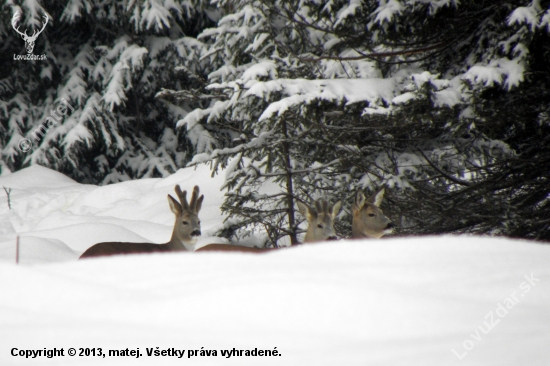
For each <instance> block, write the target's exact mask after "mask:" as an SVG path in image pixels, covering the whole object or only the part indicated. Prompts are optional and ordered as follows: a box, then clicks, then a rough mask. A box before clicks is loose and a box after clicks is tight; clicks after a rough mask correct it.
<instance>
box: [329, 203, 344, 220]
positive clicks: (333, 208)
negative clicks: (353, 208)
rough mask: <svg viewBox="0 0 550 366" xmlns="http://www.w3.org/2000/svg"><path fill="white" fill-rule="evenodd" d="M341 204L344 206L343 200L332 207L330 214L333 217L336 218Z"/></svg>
mask: <svg viewBox="0 0 550 366" xmlns="http://www.w3.org/2000/svg"><path fill="white" fill-rule="evenodd" d="M340 206H342V201H338V202H336V203H335V204H334V205H333V206H332V207H331V209H330V216H332V218H335V217H336V215H338V212H340Z"/></svg>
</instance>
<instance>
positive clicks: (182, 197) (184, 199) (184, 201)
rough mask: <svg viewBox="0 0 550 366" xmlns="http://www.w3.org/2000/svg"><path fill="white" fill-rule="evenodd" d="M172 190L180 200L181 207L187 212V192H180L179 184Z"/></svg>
mask: <svg viewBox="0 0 550 366" xmlns="http://www.w3.org/2000/svg"><path fill="white" fill-rule="evenodd" d="M174 190H175V191H176V194H177V195H178V198H179V199H180V202H181V207H183V209H184V210H189V204H188V203H187V191H183V192H182V191H181V188H180V185H179V184H177V185H176V188H175V189H174Z"/></svg>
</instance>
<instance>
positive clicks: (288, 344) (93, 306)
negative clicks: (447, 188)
mask: <svg viewBox="0 0 550 366" xmlns="http://www.w3.org/2000/svg"><path fill="white" fill-rule="evenodd" d="M222 180H223V177H215V178H210V175H209V171H208V169H207V168H206V167H199V168H198V169H197V170H193V169H184V170H181V171H179V172H178V173H177V174H174V175H173V176H171V177H169V178H166V179H148V180H140V181H133V182H125V183H120V184H115V185H111V186H107V187H95V186H88V185H81V184H77V183H75V182H73V181H71V180H70V179H68V178H66V177H64V176H62V175H60V174H58V173H56V172H53V171H51V170H48V169H45V168H41V167H32V168H29V169H26V170H23V171H20V172H18V173H14V174H11V175H7V176H2V177H0V185H2V186H5V187H10V188H12V192H11V203H12V210H8V207H7V204H6V201H5V197H4V199H1V200H0V365H117V366H118V365H165V364H190V365H316V366H317V365H388V366H390V365H391V366H395V365H434V366H435V365H437V366H441V365H499V366H502V365H514V366H515V365H529V366H534V365H541V366H543V365H544V366H546V365H549V364H550V361H549V360H550V347H549V346H548V345H549V344H550V331H549V329H550V311H548V310H549V308H550V266H549V263H550V246H548V245H541V244H536V243H530V242H523V241H513V240H505V239H490V238H476V237H433V238H410V239H384V240H379V241H339V242H332V243H323V244H318V245H312V246H301V247H297V248H291V249H285V250H279V251H275V252H270V253H267V254H262V255H253V254H242V253H177V254H156V255H136V256H125V257H112V258H105V259H92V260H86V261H76V258H77V257H78V256H79V254H80V253H81V252H83V251H84V250H85V249H86V248H87V247H89V246H90V245H92V244H94V243H96V242H100V241H105V240H110V241H116V240H120V241H151V242H166V241H167V240H168V239H169V238H170V233H171V229H172V224H173V215H172V213H171V212H170V210H169V208H168V204H167V202H166V194H168V193H172V192H173V187H174V185H175V184H180V185H181V186H182V188H184V189H185V188H187V189H190V188H191V187H192V186H193V185H194V184H199V185H200V186H201V190H202V192H203V193H204V194H205V203H204V205H203V211H201V220H202V223H203V224H202V225H203V231H205V232H206V233H207V234H208V232H213V231H214V230H215V229H216V227H217V226H219V225H221V215H220V213H219V209H218V207H219V204H220V202H221V192H219V186H220V184H221V181H222ZM16 233H17V234H19V235H20V236H21V263H22V264H21V265H19V266H16V265H15V264H14V256H15V235H16ZM208 240H210V239H205V241H208ZM157 347H158V350H167V349H172V348H173V349H175V350H180V351H181V350H186V351H185V353H184V355H183V358H182V359H178V358H177V356H175V357H170V356H164V357H162V356H159V357H155V356H147V349H148V348H149V349H150V350H151V349H152V350H157ZM44 348H46V350H50V349H53V348H57V349H61V348H63V353H64V356H59V357H55V358H46V357H37V358H28V359H27V358H25V357H24V356H12V353H15V354H19V352H22V354H24V352H25V351H26V350H35V351H37V350H44ZM70 348H74V349H76V351H77V355H76V356H69V355H68V352H69V349H70ZM80 348H83V349H86V348H87V349H88V352H92V350H91V349H92V348H93V349H94V350H93V352H95V353H96V355H97V354H99V352H100V351H99V348H101V352H102V354H106V357H101V356H95V357H93V356H88V357H86V356H78V354H79V353H80ZM127 348H128V349H129V350H136V349H138V348H139V352H140V353H141V354H142V356H141V357H140V358H138V359H137V358H135V357H131V356H128V357H123V356H119V357H114V356H109V350H126V349H127ZM201 348H202V350H203V354H204V351H206V350H210V351H214V350H215V351H216V353H217V355H216V356H213V355H211V356H201V352H200V351H201ZM233 348H235V349H238V350H253V349H255V348H257V349H260V350H271V351H273V350H275V348H276V350H277V352H278V353H279V354H280V355H278V356H244V353H243V356H240V357H239V356H232V357H230V358H227V357H224V356H222V354H221V352H222V350H232V349H233ZM189 350H195V351H196V355H192V354H193V353H191V355H192V356H191V357H190V358H189ZM83 352H85V351H83Z"/></svg>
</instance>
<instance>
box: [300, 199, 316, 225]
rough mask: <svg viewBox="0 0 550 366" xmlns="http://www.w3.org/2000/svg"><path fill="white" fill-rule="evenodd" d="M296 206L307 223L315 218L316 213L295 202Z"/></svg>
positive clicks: (303, 204)
mask: <svg viewBox="0 0 550 366" xmlns="http://www.w3.org/2000/svg"><path fill="white" fill-rule="evenodd" d="M296 204H297V205H298V211H300V213H301V214H302V216H304V217H305V218H306V219H307V221H311V220H312V219H313V218H314V217H316V216H317V211H315V210H314V209H312V208H311V207H309V206H308V205H306V204H305V203H303V202H300V201H297V202H296Z"/></svg>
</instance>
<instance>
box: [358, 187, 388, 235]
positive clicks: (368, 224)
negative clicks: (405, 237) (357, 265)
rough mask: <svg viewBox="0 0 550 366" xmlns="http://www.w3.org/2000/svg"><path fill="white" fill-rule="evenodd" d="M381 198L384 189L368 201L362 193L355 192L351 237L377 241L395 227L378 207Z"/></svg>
mask: <svg viewBox="0 0 550 366" xmlns="http://www.w3.org/2000/svg"><path fill="white" fill-rule="evenodd" d="M383 198H384V188H382V189H381V190H379V191H378V192H376V193H375V194H373V195H372V196H371V197H369V198H368V199H366V198H365V195H364V194H363V192H361V191H358V192H357V194H356V195H355V202H354V203H353V222H352V237H354V238H376V239H378V238H381V237H382V236H384V234H385V233H386V232H387V231H389V230H390V229H391V228H393V227H395V225H394V224H393V222H391V220H390V219H389V218H387V217H386V216H384V213H383V212H382V210H381V209H380V207H379V206H380V204H381V203H382V199H383Z"/></svg>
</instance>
